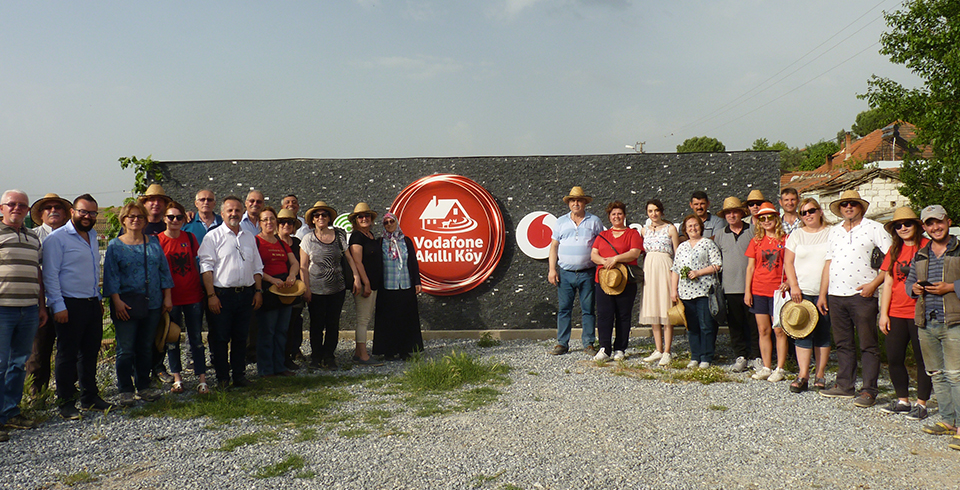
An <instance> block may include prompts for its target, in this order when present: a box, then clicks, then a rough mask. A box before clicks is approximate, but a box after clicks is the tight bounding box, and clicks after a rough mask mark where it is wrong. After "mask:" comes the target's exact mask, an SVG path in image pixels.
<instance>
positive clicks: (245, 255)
mask: <svg viewBox="0 0 960 490" xmlns="http://www.w3.org/2000/svg"><path fill="white" fill-rule="evenodd" d="M197 258H198V259H199V260H200V273H201V274H202V273H204V272H211V271H212V272H213V285H214V286H215V287H218V288H238V287H247V286H253V285H254V277H253V276H254V275H256V274H260V275H261V276H262V275H263V260H261V259H260V252H259V251H257V241H256V237H255V235H253V234H251V233H248V232H246V231H244V230H242V229H241V230H240V233H234V232H233V230H231V229H230V227H229V226H227V225H226V224H222V225H220V226H218V227H216V228H214V229H213V230H212V231H210V233H207V235H206V236H205V237H204V238H203V243H201V244H200V250H199V251H198V252H197Z"/></svg>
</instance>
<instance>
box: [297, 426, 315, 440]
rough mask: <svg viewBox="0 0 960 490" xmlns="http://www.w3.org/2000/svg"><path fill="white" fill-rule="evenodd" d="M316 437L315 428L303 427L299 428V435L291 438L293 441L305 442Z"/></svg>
mask: <svg viewBox="0 0 960 490" xmlns="http://www.w3.org/2000/svg"><path fill="white" fill-rule="evenodd" d="M316 438H317V429H313V428H305V429H300V435H298V436H297V437H295V438H294V439H293V442H307V441H312V440H314V439H316Z"/></svg>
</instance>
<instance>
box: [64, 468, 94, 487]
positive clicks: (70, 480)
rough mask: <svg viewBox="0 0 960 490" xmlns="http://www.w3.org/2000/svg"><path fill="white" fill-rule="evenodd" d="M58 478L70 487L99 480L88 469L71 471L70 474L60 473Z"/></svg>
mask: <svg viewBox="0 0 960 490" xmlns="http://www.w3.org/2000/svg"><path fill="white" fill-rule="evenodd" d="M58 479H59V480H60V483H63V484H64V485H66V486H68V487H74V486H77V485H80V484H82V483H92V482H95V481H97V477H96V476H95V475H94V474H93V473H91V472H89V471H87V470H81V471H78V472H76V473H70V474H69V475H60V476H59V477H58Z"/></svg>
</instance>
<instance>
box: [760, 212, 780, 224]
mask: <svg viewBox="0 0 960 490" xmlns="http://www.w3.org/2000/svg"><path fill="white" fill-rule="evenodd" d="M776 219H777V217H776V216H774V215H772V214H765V215H763V216H757V221H759V222H761V223H764V222H767V221H776Z"/></svg>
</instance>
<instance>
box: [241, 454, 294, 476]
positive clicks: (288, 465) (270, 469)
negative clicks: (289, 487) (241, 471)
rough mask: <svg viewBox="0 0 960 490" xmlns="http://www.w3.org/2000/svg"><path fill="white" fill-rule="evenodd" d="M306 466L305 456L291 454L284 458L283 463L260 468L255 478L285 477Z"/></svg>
mask: <svg viewBox="0 0 960 490" xmlns="http://www.w3.org/2000/svg"><path fill="white" fill-rule="evenodd" d="M304 466H305V463H304V461H303V456H300V455H298V454H291V455H289V456H287V457H286V458H283V461H280V462H279V463H276V464H272V465H269V466H264V467H263V468H260V469H259V470H257V472H256V473H255V474H254V475H253V476H254V477H256V478H260V479H264V478H273V477H275V476H282V475H285V474H287V473H289V472H291V471H294V470H301V469H303V467H304Z"/></svg>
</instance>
